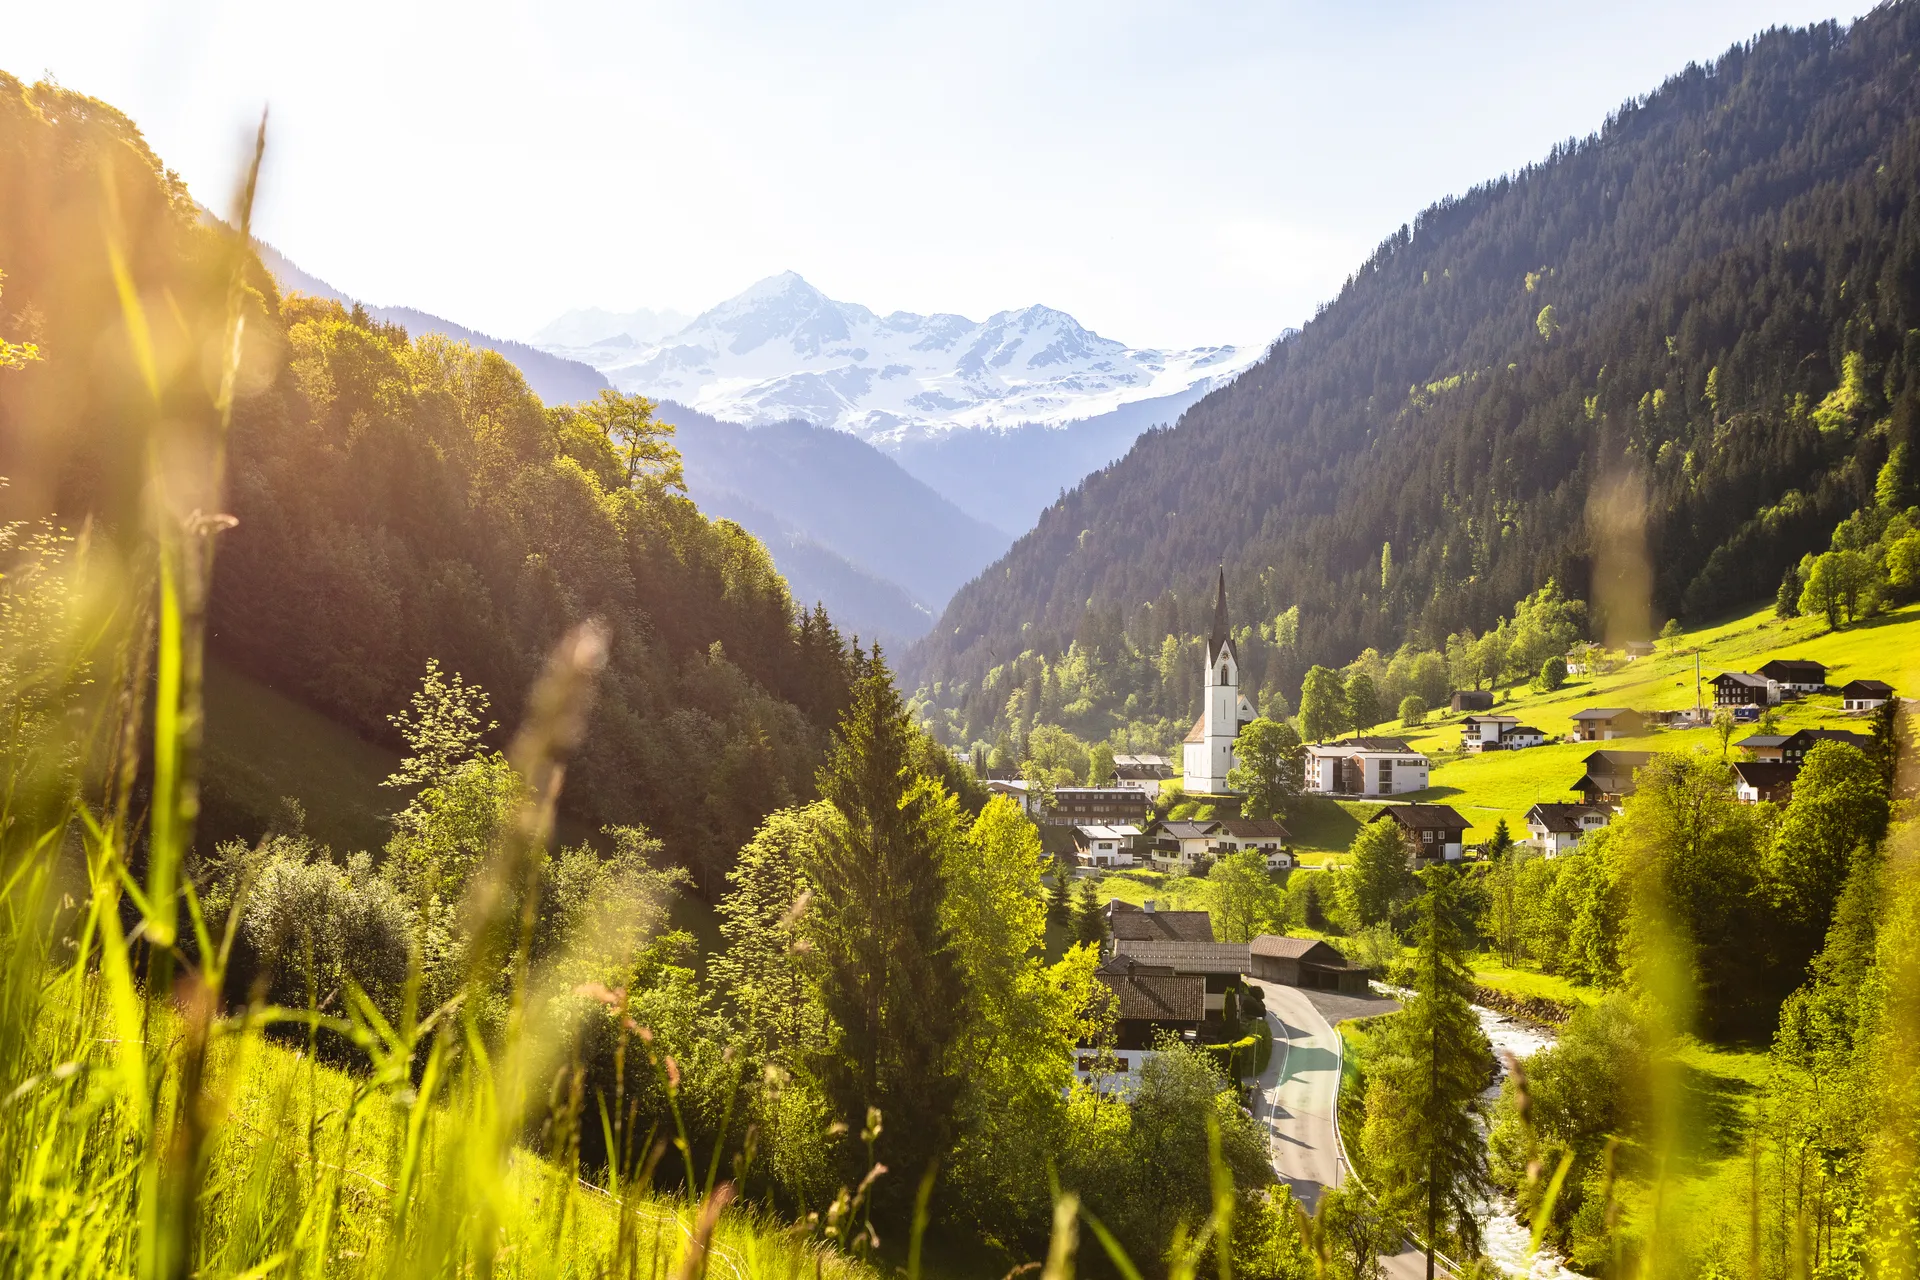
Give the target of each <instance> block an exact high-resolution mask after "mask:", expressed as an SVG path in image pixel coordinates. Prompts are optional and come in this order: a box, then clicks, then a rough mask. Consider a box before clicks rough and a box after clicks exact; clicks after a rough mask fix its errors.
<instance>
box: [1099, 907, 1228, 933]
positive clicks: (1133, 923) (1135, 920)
mask: <svg viewBox="0 0 1920 1280" xmlns="http://www.w3.org/2000/svg"><path fill="white" fill-rule="evenodd" d="M1107 936H1108V937H1110V938H1112V939H1113V941H1114V942H1116V943H1117V942H1120V941H1121V940H1123V939H1124V940H1126V941H1128V942H1212V941H1213V917H1212V916H1210V915H1208V914H1207V913H1206V912H1204V911H1157V910H1155V909H1154V902H1153V899H1151V898H1149V899H1147V903H1146V905H1145V906H1143V907H1136V906H1134V905H1133V904H1132V903H1131V902H1122V901H1120V899H1118V898H1113V899H1110V900H1109V901H1108V902H1107Z"/></svg>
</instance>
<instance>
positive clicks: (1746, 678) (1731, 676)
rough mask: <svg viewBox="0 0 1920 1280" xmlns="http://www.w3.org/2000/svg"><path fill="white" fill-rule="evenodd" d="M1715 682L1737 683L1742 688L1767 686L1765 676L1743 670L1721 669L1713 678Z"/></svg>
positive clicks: (1762, 687)
mask: <svg viewBox="0 0 1920 1280" xmlns="http://www.w3.org/2000/svg"><path fill="white" fill-rule="evenodd" d="M1713 683H1715V684H1737V685H1739V686H1740V687H1741V688H1743V689H1764V688H1766V687H1767V678H1766V677H1765V676H1756V675H1752V674H1750V673H1748V672H1745V671H1722V672H1721V673H1720V674H1719V675H1717V676H1715V677H1714V678H1713Z"/></svg>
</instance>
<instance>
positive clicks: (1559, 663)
mask: <svg viewBox="0 0 1920 1280" xmlns="http://www.w3.org/2000/svg"><path fill="white" fill-rule="evenodd" d="M1566 682H1567V660H1566V659H1565V658H1563V657H1561V656H1560V655H1559V654H1557V653H1556V654H1554V655H1553V656H1552V657H1551V658H1548V659H1547V660H1546V661H1545V662H1543V663H1541V664H1540V674H1539V675H1536V676H1535V677H1534V678H1533V687H1534V691H1535V692H1537V693H1552V692H1553V691H1554V690H1555V689H1558V688H1559V687H1560V686H1561V685H1563V684H1565V683H1566Z"/></svg>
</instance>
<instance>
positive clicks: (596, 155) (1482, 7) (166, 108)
mask: <svg viewBox="0 0 1920 1280" xmlns="http://www.w3.org/2000/svg"><path fill="white" fill-rule="evenodd" d="M1836 3H1838V4H1842V5H1843V6H1844V7H1842V8H1840V9H1835V8H1834V7H1833V6H1834V5H1835V4H1836ZM1865 7H1866V6H1865V4H1864V2H1863V0H1694V2H1693V3H1686V2H1684V0H1609V2H1608V3H1604V4H1601V3H1593V4H1587V5H1573V4H1557V3H1556V4H1549V3H1540V0H1517V2H1513V3H1499V2H1494V3H1480V4H1465V3H1447V2H1445V0H1427V2H1424V3H1416V2H1412V0H1406V2H1394V0H1339V2H1334V0H1328V2H1327V3H1321V4H1297V3H1288V2H1285V0H1271V2H1268V3H1257V4H1254V3H1249V4H1240V3H1225V2H1216V0H1201V2H1195V3H1184V4H1166V3H1133V2H1132V0H1102V2H1099V3H1034V2H1033V0H1026V2H1024V3H1019V2H1014V3H1000V2H999V0H979V2H977V3H973V4H969V5H964V6H961V5H920V4H910V3H904V2H896V3H871V4H851V3H843V2H841V0H811V2H810V3H807V4H804V5H796V4H791V3H758V2H744V0H691V2H688V3H650V2H648V0H544V2H540V3H504V2H501V0H464V2H462V3H455V2H453V0H443V2H441V3H413V2H411V0H379V2H374V0H333V2H331V3H325V4H317V5H316V4H292V3H285V2H283V0H169V2H167V3H164V4H163V3H154V2H153V0H89V2H87V3H80V2H75V3H65V4H43V5H32V6H18V8H19V9H20V10H21V11H20V12H15V13H12V14H10V15H9V17H8V19H7V22H6V24H5V30H4V32H0V70H6V71H8V72H11V73H12V74H14V75H17V76H20V77H21V78H23V79H37V78H40V77H41V76H43V75H51V76H52V77H54V78H55V79H57V80H58V81H59V82H60V83H61V84H63V85H65V86H66V87H67V88H69V89H74V90H78V91H80V92H84V93H88V94H92V95H94V96H96V97H99V98H102V99H104V100H106V101H107V102H110V103H112V104H113V105H114V106H116V107H119V108H120V109H121V110H123V111H125V112H127V113H128V114H129V115H130V116H131V117H132V118H133V119H134V120H135V121H136V122H137V123H138V124H139V125H140V127H141V128H142V130H143V131H144V132H145V133H146V136H147V138H148V140H149V142H150V143H151V144H152V145H153V147H154V149H155V150H156V151H157V152H158V153H159V155H160V156H161V158H162V160H163V161H164V162H165V163H166V164H167V165H168V166H169V167H171V168H173V169H174V170H176V171H177V172H179V173H180V174H181V175H182V176H183V177H185V178H186V179H187V181H188V183H189V185H190V186H191V187H192V189H193V190H194V193H195V194H196V195H197V196H198V197H199V198H200V199H201V200H202V201H203V202H205V203H206V204H208V205H210V206H212V207H214V208H216V209H222V210H224V209H225V208H226V207H227V205H228V204H229V203H230V192H231V190H232V188H233V184H234V180H235V177H236V175H237V171H238V168H239V164H240V160H241V156H242V154H243V150H244V145H245V140H246V138H247V137H248V135H249V133H250V131H251V127H252V125H253V124H254V122H256V121H257V120H258V117H259V113H260V111H261V110H262V108H263V107H264V108H266V109H267V110H268V111H269V112H270V116H269V125H268V131H269V144H268V160H267V164H266V169H265V173H264V175H263V186H262V191H261V196H260V202H259V207H258V211H257V213H256V227H257V228H258V230H259V233H260V235H261V236H262V238H264V239H266V240H268V241H270V242H272V243H273V244H274V245H275V246H276V247H278V248H279V249H280V250H281V251H282V252H284V253H285V254H286V255H287V256H288V257H290V258H291V259H292V260H293V261H295V262H296V263H298V264H299V265H300V266H302V267H303V268H305V269H306V270H307V271H309V272H312V273H313V274H315V275H317V276H320V277H321V278H322V279H325V280H327V281H328V282H329V283H331V284H333V285H334V286H335V287H336V288H339V289H341V290H343V291H345V292H347V293H350V294H352V295H354V296H356V297H360V298H363V299H365V300H367V301H369V302H375V303H381V304H387V305H406V306H412V307H417V308H420V309H422V310H425V311H430V312H434V313H436V314H439V315H442V316H445V317H447V318H449V319H452V320H455V321H458V322H459V323H462V324H466V325H469V326H472V327H474V328H478V329H481V330H484V331H486V332H489V333H493V334H495V335H497V336H502V337H524V336H526V335H528V334H530V333H532V332H533V331H534V330H535V329H537V328H538V327H540V326H541V325H542V324H544V323H545V322H547V321H548V320H550V319H552V318H553V317H554V316H556V315H558V314H559V313H561V312H563V311H565V310H568V309H569V308H573V307H582V306H602V307H608V308H612V309H619V310H627V309H632V308H635V307H649V308H656V309H657V308H672V309H674V310H678V311H682V312H686V313H689V314H691V313H695V312H698V311H701V310H703V309H705V308H706V307H708V306H711V305H712V304H714V303H716V302H718V301H720V300H722V299H723V298H726V297H729V296H731V295H733V294H735V293H737V292H739V291H740V290H741V289H743V288H745V287H746V286H748V285H749V284H751V283H753V282H754V281H756V280H758V279H761V278H763V277H765V276H769V275H772V274H774V273H776V272H779V271H783V270H794V271H798V272H799V273H800V274H802V275H803V276H805V277H807V279H808V280H810V281H811V282H812V283H813V284H815V285H816V286H817V287H819V288H820V289H822V290H824V291H825V292H826V293H828V294H829V295H830V296H832V297H835V298H839V299H842V300H845V301H850V302H858V303H861V304H863V305H865V306H868V307H871V308H872V309H874V310H876V311H880V312H883V313H884V312H888V311H893V310H896V309H898V310H909V311H920V312H930V311H949V312H958V313H960V314H963V315H967V316H971V317H973V318H975V319H982V318H984V317H986V316H987V315H988V314H990V313H992V312H995V311H1001V310H1006V309H1009V308H1014V307H1021V306H1026V305H1029V304H1033V303H1044V304H1046V305H1048V306H1052V307H1057V308H1059V309H1061V310H1064V311H1068V312H1071V313H1072V314H1073V315H1074V316H1075V317H1077V318H1078V319H1079V320H1080V321H1081V322H1082V323H1083V324H1086V325H1087V326H1088V327H1090V328H1093V329H1095V330H1097V331H1098V332H1100V333H1102V334H1103V335H1105V336H1107V337H1110V338H1116V339H1119V340H1120V341H1122V342H1126V343H1129V344H1132V345H1135V346H1163V347H1187V346H1198V345H1203V344H1211V343H1219V342H1261V341H1265V340H1268V339H1271V338H1272V337H1274V336H1275V335H1277V334H1278V333H1279V332H1280V331H1281V330H1282V329H1284V328H1286V327H1288V326H1293V325H1298V324H1301V323H1303V322H1304V321H1305V320H1306V319H1308V318H1309V317H1310V316H1311V315H1312V314H1313V311H1314V309H1315V307H1316V306H1318V305H1319V304H1320V303H1322V302H1324V301H1326V300H1328V299H1330V298H1331V297H1332V296H1333V295H1334V294H1335V293H1336V292H1337V291H1338V289H1339V287H1340V283H1341V281H1342V280H1343V279H1344V278H1345V277H1346V276H1347V275H1348V274H1349V273H1350V272H1351V271H1352V270H1353V269H1354V268H1355V267H1356V266H1358V265H1359V264H1360V262H1361V261H1362V260H1364V258H1365V257H1366V255H1367V254H1368V253H1369V252H1370V251H1371V250H1372V248H1373V247H1374V246H1375V245H1377V244H1378V243H1379V242H1380V241H1381V240H1382V239H1384V238H1385V237H1386V236H1387V235H1388V234H1389V233H1390V232H1392V231H1393V230H1394V229H1395V228H1397V227H1399V226H1400V225H1401V224H1402V223H1404V222H1407V221H1410V220H1411V219H1412V218H1413V216H1414V215H1415V214H1417V213H1418V212H1419V211H1420V209H1422V208H1424V207H1425V206H1427V205H1429V204H1431V203H1432V202H1434V201H1435V200H1438V199H1441V198H1443V197H1445V196H1447V195H1449V194H1458V193H1461V192H1464V191H1466V190H1468V189H1469V188H1471V187H1473V186H1474V185H1476V184H1478V183H1480V182H1483V181H1485V180H1487V179H1489V178H1492V177H1495V176H1497V175H1499V174H1501V173H1504V172H1511V171H1513V170H1515V169H1517V168H1520V167H1522V166H1524V165H1526V164H1528V163H1530V162H1532V161H1535V160H1538V159H1540V158H1542V157H1544V156H1545V155H1546V153H1547V152H1548V150H1549V149H1550V148H1551V147H1552V146H1553V145H1554V143H1556V142H1558V141H1561V140H1564V139H1566V138H1569V137H1573V136H1584V135H1585V134H1587V133H1590V132H1592V131H1594V130H1595V129H1597V128H1599V127H1600V125H1601V124H1602V122H1603V121H1604V120H1605V118H1606V115H1607V113H1608V112H1609V111H1611V110H1613V109H1614V108H1616V107H1617V106H1619V105H1620V103H1621V102H1623V101H1625V100H1626V99H1628V98H1630V97H1633V96H1635V95H1638V94H1641V93H1645V92H1647V91H1648V90H1651V89H1653V88H1655V87H1656V86H1658V84H1659V83H1660V82H1661V81H1662V80H1663V79H1664V78H1665V77H1666V76H1668V75H1670V74H1672V73H1674V72H1676V71H1678V70H1679V69H1680V68H1681V67H1683V66H1684V65H1686V63H1688V62H1689V61H1701V62H1704V61H1708V60H1711V59H1712V58H1713V57H1715V56H1717V55H1718V54H1719V53H1721V52H1723V51H1724V50H1725V49H1726V48H1727V47H1728V46H1729V45H1731V44H1733V43H1735V42H1736V41H1739V40H1742V39H1745V38H1747V37H1749V36H1751V35H1752V34H1754V33H1756V32H1758V31H1760V30H1762V29H1764V28H1766V27H1768V26H1773V25H1783V24H1791V25H1801V24H1805V23H1807V22H1812V21H1821V20H1824V19H1827V18H1836V17H1837V18H1840V19H1841V20H1843V21H1845V20H1849V19H1851V17H1852V16H1854V15H1855V14H1857V13H1859V12H1861V11H1863V9H1864V8H1865Z"/></svg>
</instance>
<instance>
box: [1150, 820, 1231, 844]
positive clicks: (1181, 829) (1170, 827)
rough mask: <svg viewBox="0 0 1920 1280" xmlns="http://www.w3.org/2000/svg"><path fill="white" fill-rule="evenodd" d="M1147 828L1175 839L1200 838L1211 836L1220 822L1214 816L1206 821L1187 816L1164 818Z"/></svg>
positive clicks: (1156, 833) (1217, 828)
mask: <svg viewBox="0 0 1920 1280" xmlns="http://www.w3.org/2000/svg"><path fill="white" fill-rule="evenodd" d="M1147 829H1148V830H1149V831H1151V832H1153V833H1154V834H1155V835H1163V836H1171V837H1173V838H1174V839H1175V840H1198V839H1200V838H1201V837H1202V836H1210V835H1212V834H1213V833H1214V832H1216V831H1218V830H1219V829H1220V823H1219V822H1218V821H1217V820H1216V819H1213V818H1208V819H1207V820H1206V821H1205V822H1195V821H1192V820H1190V819H1186V818H1180V819H1173V818H1162V819H1161V820H1160V821H1159V822H1153V823H1149V824H1147Z"/></svg>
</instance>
